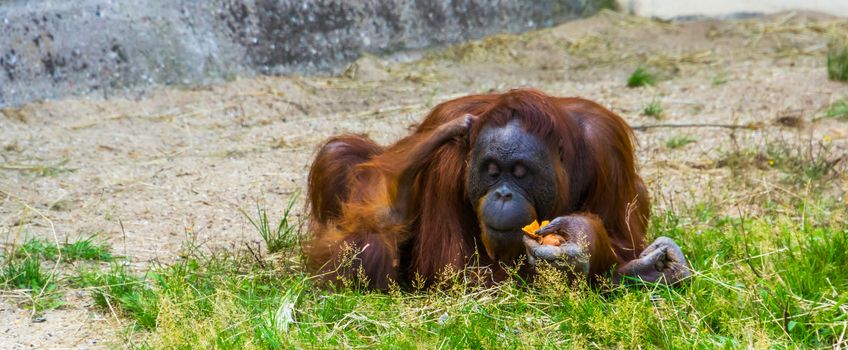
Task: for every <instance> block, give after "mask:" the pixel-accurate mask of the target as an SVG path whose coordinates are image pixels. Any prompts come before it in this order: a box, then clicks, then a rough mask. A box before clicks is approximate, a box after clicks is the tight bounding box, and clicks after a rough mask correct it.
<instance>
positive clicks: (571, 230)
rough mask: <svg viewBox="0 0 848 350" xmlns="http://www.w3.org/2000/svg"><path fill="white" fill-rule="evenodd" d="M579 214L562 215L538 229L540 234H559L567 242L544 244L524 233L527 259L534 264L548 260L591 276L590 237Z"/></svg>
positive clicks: (556, 265) (561, 267) (562, 267)
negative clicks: (556, 244) (583, 228)
mask: <svg viewBox="0 0 848 350" xmlns="http://www.w3.org/2000/svg"><path fill="white" fill-rule="evenodd" d="M579 220H581V218H580V217H577V216H561V217H558V218H556V219H554V220H553V221H551V222H550V223H549V224H548V225H547V226H545V227H542V228H540V229H539V230H537V231H536V235H538V236H547V235H549V234H558V235H560V236H562V237H563V238H565V243H563V244H561V245H559V246H555V245H542V244H540V243H539V242H537V241H536V240H535V239H533V238H530V237H528V236H527V235H523V238H522V239H523V241H524V246H525V247H527V259H528V261H529V262H530V264H532V265H536V264H537V263H538V262H539V261H546V262H548V263H549V264H551V265H552V266H554V267H556V268H558V269H560V270H570V271H573V272H575V273H578V274H581V275H583V276H586V277H588V276H589V239H588V235H587V234H586V232H584V231H583V230H581V229H580V228H582V227H583V225H581V223H580V222H577V221H579Z"/></svg>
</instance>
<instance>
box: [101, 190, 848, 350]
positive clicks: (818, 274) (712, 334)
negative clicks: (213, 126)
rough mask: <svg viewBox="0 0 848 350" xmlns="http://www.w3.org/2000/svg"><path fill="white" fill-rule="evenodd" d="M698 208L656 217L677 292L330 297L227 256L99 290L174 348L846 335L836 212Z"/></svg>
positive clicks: (655, 342)
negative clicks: (683, 268) (676, 275)
mask: <svg viewBox="0 0 848 350" xmlns="http://www.w3.org/2000/svg"><path fill="white" fill-rule="evenodd" d="M685 211H686V212H685V215H680V214H676V213H672V212H664V213H658V214H657V215H655V216H654V218H653V220H652V234H653V235H654V236H656V235H667V236H670V237H672V238H674V239H675V240H677V241H678V242H682V243H683V249H684V250H685V252H686V254H687V256H688V258H689V259H690V261H691V263H692V265H693V267H694V269H695V271H697V273H696V277H695V278H694V279H693V280H692V281H691V283H690V284H688V285H686V286H682V287H677V288H668V287H665V286H648V287H616V288H607V289H598V288H595V287H589V286H587V285H586V284H585V283H581V282H579V281H578V282H573V281H569V280H567V279H566V278H565V277H564V276H562V275H561V274H559V273H558V272H556V271H551V270H546V271H544V273H543V274H542V275H541V276H540V278H539V280H538V281H536V282H535V283H534V284H532V285H529V286H524V285H521V284H520V283H518V282H515V281H513V282H509V283H505V284H502V285H499V286H496V287H483V286H473V285H464V284H461V283H456V284H445V285H444V286H443V288H436V289H431V290H419V291H413V292H409V291H405V292H401V291H393V292H389V293H385V294H383V293H368V292H364V291H361V290H359V289H357V288H340V289H336V290H333V291H329V290H326V289H323V288H321V287H319V286H318V285H317V284H316V281H315V280H313V279H312V278H311V277H310V276H308V275H306V274H304V273H303V272H302V270H300V269H299V268H297V267H296V266H278V267H267V266H266V267H263V266H261V265H260V264H258V263H256V261H255V259H254V258H253V257H251V256H249V255H247V254H243V252H242V253H239V252H235V253H234V252H226V253H219V254H212V255H204V256H200V255H195V256H191V257H189V258H187V259H185V260H183V261H180V262H177V263H175V264H173V265H170V266H160V267H158V268H156V269H154V271H152V272H151V273H150V274H149V276H152V277H149V278H147V279H141V278H134V277H129V276H128V275H126V272H124V271H121V270H119V271H118V272H108V273H107V275H109V276H114V277H110V278H111V279H103V278H100V279H98V280H97V282H96V283H93V284H96V285H107V286H108V285H113V286H131V287H122V288H124V289H120V290H116V289H106V290H104V292H103V293H102V294H95V300H98V299H97V298H103V297H102V296H99V295H107V294H108V295H110V296H112V297H110V299H109V300H112V301H113V303H112V307H113V308H116V309H118V310H119V312H120V313H121V315H123V316H124V317H127V318H129V319H130V320H133V321H135V322H136V324H137V325H139V326H142V328H143V329H147V330H148V333H144V334H146V336H144V337H142V339H136V340H134V341H135V342H136V346H138V347H144V348H163V349H168V348H198V349H201V348H218V349H290V348H339V347H342V348H350V347H364V348H376V349H397V348H401V349H406V348H438V347H444V348H510V349H512V348H550V349H558V348H563V347H567V348H569V347H575V346H576V347H590V348H597V347H600V348H639V347H641V348H693V347H694V348H745V347H772V348H787V347H788V348H806V347H828V346H830V345H832V344H834V343H835V342H836V341H837V339H839V336H840V335H841V333H842V330H843V326H844V323H845V320H846V316H848V310H845V308H844V305H845V303H848V274H845V273H844V271H843V270H844V266H848V231H846V227H844V225H843V226H842V227H833V226H828V225H825V224H821V223H819V220H824V218H826V217H827V216H828V215H830V214H832V213H831V212H815V211H808V214H809V216H808V217H806V218H805V220H799V219H797V218H795V217H791V216H777V217H761V218H730V217H725V216H721V215H719V214H717V212H716V210H715V209H714V208H713V207H712V206H711V205H708V204H706V205H699V206H694V207H693V208H691V209H686V210H685ZM822 222H825V221H822ZM465 277H467V276H465V275H463V273H457V274H454V275H450V276H448V277H447V278H446V279H447V280H451V281H457V280H460V279H462V278H465ZM145 280H146V281H148V282H143V281H145ZM126 295H130V296H131V297H124V299H127V300H131V301H123V300H122V298H121V296H126ZM97 303H98V304H99V305H102V304H103V302H102V301H98V302H97Z"/></svg>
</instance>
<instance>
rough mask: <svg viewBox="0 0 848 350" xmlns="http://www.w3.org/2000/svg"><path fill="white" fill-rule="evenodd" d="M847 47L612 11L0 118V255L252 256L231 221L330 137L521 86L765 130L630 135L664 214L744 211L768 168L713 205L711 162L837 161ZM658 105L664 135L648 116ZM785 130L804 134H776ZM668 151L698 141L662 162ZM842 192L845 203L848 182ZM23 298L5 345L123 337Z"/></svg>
mask: <svg viewBox="0 0 848 350" xmlns="http://www.w3.org/2000/svg"><path fill="white" fill-rule="evenodd" d="M847 31H848V21H846V20H844V19H843V20H837V19H834V18H830V17H828V16H824V15H816V14H805V13H788V14H787V13H782V14H779V15H774V16H770V17H766V18H760V19H753V20H747V21H735V22H718V21H706V22H687V23H662V22H655V21H650V20H646V19H640V18H635V17H627V16H623V15H619V14H615V13H603V14H601V15H599V16H596V17H593V18H590V19H586V20H580V21H575V22H571V23H567V24H565V25H562V26H559V27H557V28H553V29H549V30H543V31H539V32H534V33H528V34H525V35H522V36H496V37H492V38H489V39H486V40H483V41H479V42H473V43H469V44H464V45H460V46H456V47H453V48H449V49H446V50H440V51H437V52H431V53H423V54H420V55H419V56H420V57H419V58H418V59H415V60H410V59H408V58H407V59H404V60H401V61H398V60H396V59H394V58H375V57H366V58H363V59H362V60H360V61H359V62H357V63H356V64H354V65H353V66H352V67H351V69H350V70H349V71H348V72H347V73H346V74H345V76H342V77H335V78H314V77H313V78H298V77H273V78H269V77H265V78H259V79H251V80H237V81H233V82H230V83H227V84H222V85H217V86H209V87H201V88H191V89H161V90H156V91H152V92H149V93H146V94H144V95H141V96H126V97H124V98H111V99H108V100H103V99H100V98H98V97H97V96H92V97H91V98H89V99H70V100H61V101H50V102H38V103H33V104H30V105H27V106H24V107H22V108H20V109H14V110H3V111H2V112H3V113H2V114H0V242H4V243H5V244H6V245H9V244H10V243H12V242H15V241H17V242H20V241H21V240H22V239H23V238H24V237H26V236H38V237H46V238H50V239H54V238H55V239H58V240H64V239H66V238H68V237H70V238H71V239H73V238H76V237H79V236H83V237H85V236H89V235H91V234H94V233H98V234H100V237H103V238H105V239H108V240H109V241H110V242H111V243H112V244H113V246H114V247H115V251H116V253H118V254H122V255H126V256H129V257H131V259H132V261H133V264H134V266H136V267H138V268H139V269H143V268H144V266H146V264H147V263H149V262H151V261H169V260H171V259H174V258H176V257H177V256H178V255H179V252H180V250H181V247H182V246H183V245H184V244H185V242H186V241H193V242H196V243H199V244H203V245H205V246H206V247H209V248H219V247H243V246H244V242H254V241H259V237H258V234H257V233H256V232H255V230H254V229H253V228H252V227H251V226H250V224H249V223H248V222H247V220H246V219H245V218H244V216H243V215H242V214H241V213H240V212H239V209H240V208H241V209H245V210H247V211H248V212H252V211H253V210H254V207H255V205H256V204H257V203H258V204H260V205H264V206H267V207H268V208H270V209H271V210H272V213H279V212H280V210H282V208H283V206H284V205H285V203H286V201H288V200H289V198H291V197H292V196H293V195H295V194H296V193H298V192H299V191H301V190H303V189H304V188H305V184H306V176H307V171H308V167H309V164H310V161H311V159H312V157H313V155H314V153H315V151H316V148H317V146H318V145H319V143H320V142H321V140H323V139H325V138H327V137H329V136H331V135H333V134H337V133H341V132H353V133H363V134H368V135H370V136H371V137H372V138H374V139H375V140H377V141H378V142H380V143H389V142H391V141H393V140H396V139H397V138H399V137H401V136H402V135H405V134H406V133H408V130H409V129H408V128H409V127H410V125H412V124H414V123H415V122H416V121H418V120H420V119H421V118H422V117H423V116H424V114H425V113H426V112H427V110H429V109H430V108H432V107H433V106H434V105H435V104H436V103H438V102H440V101H444V100H446V99H449V98H452V97H457V96H461V95H465V94H469V93H474V92H488V91H503V90H506V89H509V88H512V87H535V88H539V89H542V90H544V91H546V92H548V93H550V94H555V95H563V96H582V97H586V98H590V99H593V100H597V101H599V102H600V103H601V104H603V105H606V106H608V107H610V108H612V109H613V110H614V111H616V112H618V113H620V114H621V115H622V116H623V117H624V118H625V119H626V120H627V121H628V122H630V123H631V124H632V125H648V124H656V123H725V124H739V125H745V124H749V123H750V124H751V125H756V126H757V128H756V129H755V130H736V131H735V132H732V131H730V130H727V129H716V128H689V129H686V128H683V129H680V128H678V129H664V128H657V129H650V130H648V131H640V132H637V138H638V141H639V150H638V156H639V160H640V169H641V173H642V174H643V176H644V177H645V178H646V180H647V182H648V183H649V186H650V188H651V190H652V193H653V195H654V197H655V198H656V200H655V203H656V206H658V207H659V208H669V207H670V206H673V205H680V204H679V203H694V202H697V201H701V200H707V199H716V200H717V201H719V202H721V203H739V202H741V201H747V202H746V204H750V203H749V202H750V201H751V200H752V198H757V197H756V196H755V195H756V194H757V193H760V192H757V191H760V190H763V189H765V191H769V189H770V188H778V189H779V185H777V184H775V181H776V180H775V179H774V176H775V175H774V171H768V170H758V169H754V170H752V172H754V173H755V174H754V175H752V177H753V178H754V179H755V182H757V183H762V184H763V185H762V186H758V187H756V188H753V187H752V188H751V189H750V191H742V192H728V191H717V189H722V188H724V186H729V185H726V183H727V179H728V178H729V177H730V171H729V170H728V169H727V168H726V167H720V166H715V165H716V164H718V160H719V159H720V158H721V156H722V155H723V154H725V153H726V152H728V151H729V150H732V149H733V147H734V146H733V140H734V139H735V140H736V143H737V144H738V145H739V147H742V148H751V149H754V150H757V149H759V148H761V147H762V145H763V144H764V142H765V141H767V140H773V139H781V140H787V142H798V143H804V142H810V140H813V141H815V142H824V143H827V144H828V145H829V147H831V151H832V152H834V154H844V153H845V150H846V148H848V146H846V145H848V123H846V122H844V121H837V120H821V121H815V122H814V121H813V119H814V118H815V117H817V116H820V115H821V113H822V111H823V110H824V109H826V108H827V107H828V106H829V105H830V104H831V103H832V102H833V101H835V100H837V99H839V98H848V84H844V83H836V82H831V81H828V79H827V76H826V69H825V68H824V64H825V63H824V62H825V60H824V52H825V49H826V42H827V39H828V37H829V35H832V34H833V33H838V32H841V33H845V32H847ZM406 57H408V55H406ZM637 66H646V67H649V69H650V70H653V71H655V72H657V73H658V74H659V76H660V78H661V79H660V81H659V82H658V84H657V85H656V86H655V87H647V88H636V89H631V88H627V87H625V82H626V80H627V77H628V76H629V74H630V73H631V72H633V70H634V69H635V68H636V67H637ZM724 81H726V82H724ZM654 99H656V100H658V101H660V102H661V104H662V105H663V107H664V109H665V114H664V117H663V119H662V120H658V119H655V118H652V117H646V116H642V115H640V112H641V110H642V108H643V106H644V105H645V104H647V103H648V102H650V101H651V100H654ZM782 116H794V117H797V118H800V120H802V124H801V127H798V128H793V127H786V126H782V125H780V124H778V123H776V122H775V120H777V119H778V118H779V117H782ZM731 135H734V137H731ZM674 136H689V137H691V138H693V139H695V140H696V142H695V143H692V144H690V145H688V146H685V147H683V148H680V149H669V148H668V147H666V146H665V141H666V140H667V139H669V138H670V137H674ZM834 187H835V188H836V189H837V192H835V193H836V196H837V198H839V199H838V200H841V201H844V200H845V199H844V198H843V197H840V196H841V193H844V191H845V189H846V188H848V178H846V176H844V175H842V177H841V178H839V179H837V181H836V182H835V185H834ZM302 202H303V201H302V200H299V201H298V204H299V205H300V206H302V204H303V203H302ZM675 203H678V204H675ZM298 210H300V207H298ZM21 295H22V294H21V293H13V292H12V293H6V294H0V348H3V349H7V348H21V349H23V348H31V347H35V348H92V347H111V346H114V345H115V343H114V342H115V339H118V338H119V336H116V335H118V334H119V333H120V332H122V331H120V330H119V329H120V326H119V324H118V322H119V321H117V320H116V319H115V318H114V317H112V315H110V314H109V313H103V312H102V311H101V310H97V309H95V308H93V307H92V302H91V301H90V299H88V298H85V297H84V293H82V292H79V291H71V292H69V293H68V296H67V297H66V299H67V301H68V305H67V306H64V307H62V308H60V309H57V310H53V311H48V312H46V313H45V314H44V315H43V317H44V318H45V320H44V322H39V323H34V322H33V321H32V320H31V316H32V314H31V312H30V311H29V310H27V309H26V308H25V307H26V299H25V298H23V297H22V296H21ZM110 344H111V346H110Z"/></svg>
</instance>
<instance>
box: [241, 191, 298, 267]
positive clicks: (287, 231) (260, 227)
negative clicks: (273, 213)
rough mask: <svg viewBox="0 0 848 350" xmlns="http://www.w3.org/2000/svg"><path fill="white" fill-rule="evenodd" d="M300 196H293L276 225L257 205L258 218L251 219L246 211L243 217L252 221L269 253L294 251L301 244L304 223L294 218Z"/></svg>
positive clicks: (265, 210)
mask: <svg viewBox="0 0 848 350" xmlns="http://www.w3.org/2000/svg"><path fill="white" fill-rule="evenodd" d="M298 197H299V196H298V195H297V194H295V195H293V196H292V197H291V198H290V199H289V202H288V204H287V205H286V208H285V209H284V210H283V213H282V215H281V216H280V218H279V219H278V220H277V224H276V225H272V223H271V220H270V219H269V218H268V210H267V209H265V208H263V207H261V206H259V205H258V204H257V205H256V217H255V218H254V217H251V216H250V215H248V214H247V212H245V211H244V210H241V213H242V215H244V216H245V218H247V220H248V221H250V224H251V225H253V227H254V228H255V229H256V230H257V231H258V232H259V235H260V236H261V237H262V240H263V241H265V246H266V247H267V249H268V252H269V253H276V252H279V251H282V250H285V249H292V248H295V247H297V246H299V244H300V238H301V237H302V231H301V228H302V226H303V225H302V221H300V220H298V219H296V218H293V216H294V215H293V214H292V209H293V208H294V204H295V201H297V198H298Z"/></svg>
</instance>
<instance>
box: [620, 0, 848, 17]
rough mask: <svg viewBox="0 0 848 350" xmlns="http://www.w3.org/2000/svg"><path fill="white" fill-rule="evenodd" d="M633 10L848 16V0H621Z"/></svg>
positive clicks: (660, 14)
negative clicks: (810, 13) (802, 12)
mask: <svg viewBox="0 0 848 350" xmlns="http://www.w3.org/2000/svg"><path fill="white" fill-rule="evenodd" d="M618 4H619V7H621V8H622V9H623V10H625V11H628V12H630V13H633V14H636V15H639V16H645V17H659V18H664V19H686V18H700V17H732V16H738V15H746V14H747V15H750V14H769V13H775V12H781V11H791V10H807V11H818V12H822V13H827V14H831V15H834V16H843V17H848V0H618Z"/></svg>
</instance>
